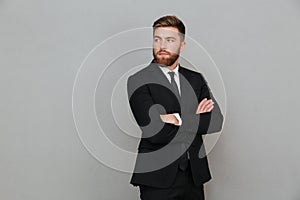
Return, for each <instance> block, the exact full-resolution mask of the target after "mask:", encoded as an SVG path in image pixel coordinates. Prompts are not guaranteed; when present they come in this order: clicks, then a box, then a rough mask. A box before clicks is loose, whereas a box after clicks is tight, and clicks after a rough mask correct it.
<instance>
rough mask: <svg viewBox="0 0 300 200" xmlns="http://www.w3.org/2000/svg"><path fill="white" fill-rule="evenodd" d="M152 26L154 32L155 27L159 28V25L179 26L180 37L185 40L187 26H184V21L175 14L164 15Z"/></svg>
mask: <svg viewBox="0 0 300 200" xmlns="http://www.w3.org/2000/svg"><path fill="white" fill-rule="evenodd" d="M152 27H153V33H154V31H155V29H156V28H159V27H174V28H177V29H178V31H179V32H180V33H181V34H180V38H181V39H182V41H183V40H184V37H185V26H184V24H183V22H182V21H181V20H180V19H178V18H177V17H176V16H175V15H166V16H163V17H161V18H159V19H157V20H156V21H155V22H154V23H153V25H152Z"/></svg>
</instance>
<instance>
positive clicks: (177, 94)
mask: <svg viewBox="0 0 300 200" xmlns="http://www.w3.org/2000/svg"><path fill="white" fill-rule="evenodd" d="M168 74H169V75H170V77H171V85H172V86H173V88H174V92H175V95H176V96H177V97H178V98H180V94H179V90H178V86H177V83H176V81H175V79H174V75H175V72H168Z"/></svg>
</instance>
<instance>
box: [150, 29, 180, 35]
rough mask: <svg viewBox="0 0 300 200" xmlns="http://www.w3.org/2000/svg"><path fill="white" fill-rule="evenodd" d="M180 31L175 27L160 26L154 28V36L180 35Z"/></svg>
mask: <svg viewBox="0 0 300 200" xmlns="http://www.w3.org/2000/svg"><path fill="white" fill-rule="evenodd" d="M179 35H180V33H179V31H178V29H177V28H175V27H158V28H156V29H155V30H154V37H155V36H159V37H179Z"/></svg>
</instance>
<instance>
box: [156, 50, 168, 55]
mask: <svg viewBox="0 0 300 200" xmlns="http://www.w3.org/2000/svg"><path fill="white" fill-rule="evenodd" d="M160 53H166V54H168V55H170V54H171V53H170V52H168V51H165V50H160V51H158V52H157V54H160Z"/></svg>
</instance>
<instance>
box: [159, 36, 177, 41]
mask: <svg viewBox="0 0 300 200" xmlns="http://www.w3.org/2000/svg"><path fill="white" fill-rule="evenodd" d="M154 37H155V38H160V39H161V37H159V36H157V35H154ZM165 39H174V40H176V38H175V37H171V36H170V37H165Z"/></svg>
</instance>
